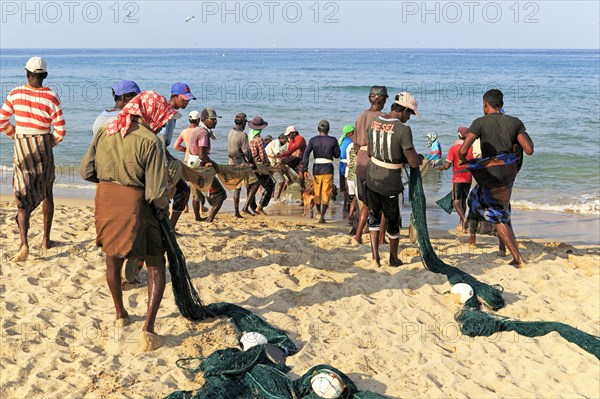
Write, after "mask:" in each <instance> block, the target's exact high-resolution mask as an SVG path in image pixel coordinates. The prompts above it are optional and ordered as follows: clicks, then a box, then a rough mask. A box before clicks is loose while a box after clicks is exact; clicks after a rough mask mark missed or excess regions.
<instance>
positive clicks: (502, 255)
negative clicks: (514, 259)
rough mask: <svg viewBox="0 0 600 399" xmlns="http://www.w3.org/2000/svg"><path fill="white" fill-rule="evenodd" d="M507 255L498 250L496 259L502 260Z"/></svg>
mask: <svg viewBox="0 0 600 399" xmlns="http://www.w3.org/2000/svg"><path fill="white" fill-rule="evenodd" d="M506 255H507V253H506V251H500V250H498V257H499V258H504V257H505V256H506Z"/></svg>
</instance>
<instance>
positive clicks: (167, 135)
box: [163, 119, 177, 147]
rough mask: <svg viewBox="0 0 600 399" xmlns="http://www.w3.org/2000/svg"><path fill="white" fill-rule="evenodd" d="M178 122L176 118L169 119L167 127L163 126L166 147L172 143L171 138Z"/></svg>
mask: <svg viewBox="0 0 600 399" xmlns="http://www.w3.org/2000/svg"><path fill="white" fill-rule="evenodd" d="M176 123H177V120H176V119H169V121H168V122H167V124H166V125H165V127H164V128H163V130H164V131H163V133H164V135H165V147H168V146H170V145H171V139H173V132H174V131H175V124H176Z"/></svg>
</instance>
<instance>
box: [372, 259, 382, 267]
mask: <svg viewBox="0 0 600 399" xmlns="http://www.w3.org/2000/svg"><path fill="white" fill-rule="evenodd" d="M371 267H381V262H380V261H379V260H378V259H371Z"/></svg>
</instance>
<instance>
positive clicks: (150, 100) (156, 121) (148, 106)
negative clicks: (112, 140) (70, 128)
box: [106, 91, 177, 137]
mask: <svg viewBox="0 0 600 399" xmlns="http://www.w3.org/2000/svg"><path fill="white" fill-rule="evenodd" d="M176 113H177V111H176V110H175V109H174V108H173V107H171V105H170V104H169V102H168V101H167V99H166V98H165V97H163V96H161V95H160V94H158V93H157V92H155V91H143V92H141V93H140V94H138V95H137V96H135V97H134V98H133V99H132V100H131V101H129V102H128V103H127V105H125V107H123V109H122V110H121V112H119V115H118V116H117V119H115V120H114V121H112V122H111V123H110V124H109V125H108V126H107V127H106V135H107V136H112V135H113V134H117V133H119V132H120V133H121V136H123V137H125V135H126V134H127V133H128V132H129V126H131V120H132V119H133V117H134V116H139V117H140V118H142V120H143V121H144V122H145V123H146V124H147V125H148V126H149V127H150V129H151V130H153V131H155V130H157V129H159V128H160V127H162V126H163V125H164V124H165V123H167V122H168V121H169V119H171V118H172V117H173V115H175V114H176Z"/></svg>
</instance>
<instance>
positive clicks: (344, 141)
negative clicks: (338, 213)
mask: <svg viewBox="0 0 600 399" xmlns="http://www.w3.org/2000/svg"><path fill="white" fill-rule="evenodd" d="M349 133H354V126H352V125H346V126H344V127H343V128H342V135H341V136H340V138H339V139H338V145H339V146H340V166H339V168H340V191H341V192H342V193H343V196H344V206H343V207H342V215H344V217H345V216H346V213H347V212H348V183H347V182H346V167H347V165H348V158H347V156H346V149H347V148H348V146H349V145H351V144H352V140H350V138H349V137H348V134H349Z"/></svg>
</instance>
